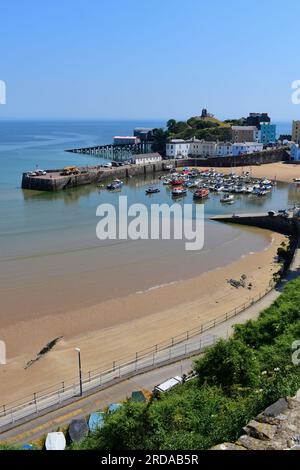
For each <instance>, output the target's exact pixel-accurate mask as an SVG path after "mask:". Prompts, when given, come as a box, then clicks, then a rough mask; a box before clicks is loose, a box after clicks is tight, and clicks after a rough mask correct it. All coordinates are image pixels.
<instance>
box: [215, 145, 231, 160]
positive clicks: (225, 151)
mask: <svg viewBox="0 0 300 470" xmlns="http://www.w3.org/2000/svg"><path fill="white" fill-rule="evenodd" d="M230 155H232V143H231V142H219V143H218V144H217V148H216V156H217V157H230Z"/></svg>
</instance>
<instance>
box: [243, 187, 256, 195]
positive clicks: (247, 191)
mask: <svg viewBox="0 0 300 470" xmlns="http://www.w3.org/2000/svg"><path fill="white" fill-rule="evenodd" d="M253 191H254V188H253V186H247V188H246V191H245V193H246V194H251V193H253Z"/></svg>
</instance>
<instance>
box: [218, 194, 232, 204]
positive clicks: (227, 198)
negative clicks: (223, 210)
mask: <svg viewBox="0 0 300 470" xmlns="http://www.w3.org/2000/svg"><path fill="white" fill-rule="evenodd" d="M220 202H222V203H224V204H232V203H233V202H234V196H233V195H232V194H226V196H224V197H222V198H221V199H220Z"/></svg>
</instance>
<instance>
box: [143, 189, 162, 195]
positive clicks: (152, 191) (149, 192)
mask: <svg viewBox="0 0 300 470" xmlns="http://www.w3.org/2000/svg"><path fill="white" fill-rule="evenodd" d="M145 192H146V194H155V193H159V192H160V189H159V188H153V187H150V188H148V189H146V191H145Z"/></svg>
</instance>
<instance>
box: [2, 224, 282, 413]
mask: <svg viewBox="0 0 300 470" xmlns="http://www.w3.org/2000/svg"><path fill="white" fill-rule="evenodd" d="M264 234H265V236H266V237H268V239H269V245H268V247H267V248H266V249H265V250H264V251H260V252H257V253H253V254H249V255H247V256H244V257H242V258H240V259H239V260H238V261H235V262H233V263H231V264H229V265H228V266H223V267H221V268H219V269H215V270H213V271H210V272H207V273H205V274H202V275H201V276H196V277H193V278H192V279H186V280H182V281H179V282H174V283H170V284H169V285H166V286H162V287H160V288H152V289H149V290H146V291H144V292H141V293H134V294H130V295H126V296H123V297H117V298H114V299H107V300H105V301H104V302H101V303H98V304H94V305H87V306H86V307H84V306H82V307H81V308H80V309H77V310H76V309H72V310H70V311H63V312H61V313H57V314H56V315H42V316H33V317H32V318H30V320H28V319H20V320H19V321H17V322H14V323H11V324H10V323H9V322H7V325H6V326H4V327H2V328H1V329H0V338H5V340H6V342H7V344H13V345H14V347H15V350H14V354H13V356H11V355H10V356H9V359H8V363H7V365H6V366H1V367H0V397H1V398H0V406H1V404H4V403H9V402H12V401H14V400H17V399H20V398H21V397H24V396H26V395H28V394H30V393H33V392H35V391H38V390H42V389H45V388H46V387H49V386H52V385H54V384H56V383H57V384H59V383H61V382H62V381H65V382H66V383H69V382H70V381H72V380H73V379H74V377H76V376H77V357H76V352H75V351H74V348H75V347H80V348H81V351H82V363H83V372H84V373H87V372H88V371H90V370H95V369H106V368H109V367H111V365H112V362H113V361H118V360H126V359H130V358H131V357H133V356H134V354H135V352H136V351H139V350H142V349H144V348H147V347H151V346H153V345H154V344H156V343H159V342H161V341H164V340H166V339H168V338H171V337H172V336H176V335H178V334H181V333H183V332H184V331H186V330H187V329H192V328H194V327H198V326H199V325H201V324H202V323H204V322H206V321H208V320H211V319H214V318H217V317H218V316H222V315H224V313H226V312H228V311H231V310H232V309H234V308H235V307H237V306H240V305H242V304H243V303H244V302H247V301H248V300H250V299H251V298H253V297H254V296H256V295H257V294H259V293H261V292H262V291H264V290H265V289H267V288H268V287H269V285H270V282H271V280H272V275H273V273H274V272H277V271H278V269H279V268H278V264H277V263H276V261H275V258H276V251H277V248H278V246H279V245H280V244H281V242H282V241H283V240H284V239H285V237H284V236H282V235H279V234H273V233H271V232H267V231H266V232H264ZM178 269H180V264H179V263H178ZM242 274H245V275H246V276H247V285H248V284H252V287H251V290H249V289H248V288H239V289H237V288H234V287H232V286H231V285H229V284H228V282H227V280H228V279H230V278H233V279H237V280H238V279H240V277H241V275H242ZM19 302H22V300H21V299H19ZM58 336H63V339H62V340H60V341H59V342H58V343H57V344H56V346H55V347H54V348H53V350H52V351H51V352H49V353H48V354H46V355H45V356H44V357H43V358H41V359H40V360H39V361H37V362H36V363H34V364H33V365H32V366H31V367H29V368H27V369H26V370H25V369H24V367H25V365H26V364H27V362H28V361H30V360H31V359H34V358H35V356H36V354H37V353H38V352H39V351H40V349H41V348H42V347H44V346H45V345H46V344H47V342H49V341H50V340H52V339H54V338H56V337H58Z"/></svg>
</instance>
